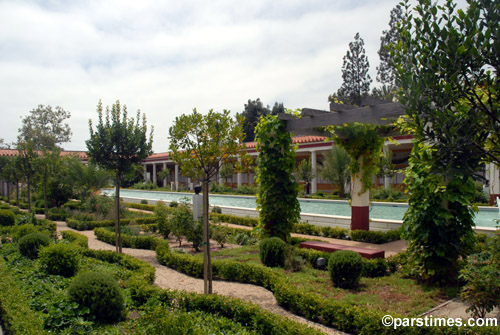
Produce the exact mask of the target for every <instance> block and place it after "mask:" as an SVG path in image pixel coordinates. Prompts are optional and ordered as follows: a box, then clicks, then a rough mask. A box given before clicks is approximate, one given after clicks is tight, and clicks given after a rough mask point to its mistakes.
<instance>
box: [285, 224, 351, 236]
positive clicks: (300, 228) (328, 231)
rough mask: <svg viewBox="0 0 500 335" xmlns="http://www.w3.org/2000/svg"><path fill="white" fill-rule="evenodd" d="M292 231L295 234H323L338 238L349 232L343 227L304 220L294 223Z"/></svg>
mask: <svg viewBox="0 0 500 335" xmlns="http://www.w3.org/2000/svg"><path fill="white" fill-rule="evenodd" d="M292 232H293V233H296V234H304V235H313V236H323V237H330V238H338V239H343V238H345V237H346V236H347V234H348V233H349V231H348V230H347V229H345V228H340V227H325V226H317V225H313V224H310V223H305V222H301V223H296V224H294V225H293V230H292Z"/></svg>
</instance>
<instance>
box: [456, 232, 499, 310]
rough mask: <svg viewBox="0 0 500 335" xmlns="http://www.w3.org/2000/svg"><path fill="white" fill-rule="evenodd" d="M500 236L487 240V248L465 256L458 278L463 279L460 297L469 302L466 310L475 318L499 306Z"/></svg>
mask: <svg viewBox="0 0 500 335" xmlns="http://www.w3.org/2000/svg"><path fill="white" fill-rule="evenodd" d="M499 277H500V238H499V237H498V236H495V237H494V238H492V239H491V241H489V243H488V246H487V249H486V250H484V251H482V252H480V253H477V254H474V255H471V256H469V257H468V258H467V263H466V265H465V267H464V268H463V269H462V270H461V271H460V278H461V279H463V280H464V281H465V285H464V286H463V287H462V292H461V297H462V299H463V300H464V301H466V302H467V303H469V304H471V307H470V308H469V309H468V310H467V311H468V312H470V311H472V315H473V316H474V317H475V318H484V317H485V316H486V313H489V312H491V311H492V310H493V308H495V306H497V307H500V283H499V281H498V278H499Z"/></svg>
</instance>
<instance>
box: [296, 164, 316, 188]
mask: <svg viewBox="0 0 500 335" xmlns="http://www.w3.org/2000/svg"><path fill="white" fill-rule="evenodd" d="M297 177H298V178H299V180H303V181H304V182H305V193H306V194H309V186H310V184H311V181H312V180H313V178H314V174H313V170H312V164H311V161H310V160H309V159H303V160H301V161H300V163H299V165H298V166H297Z"/></svg>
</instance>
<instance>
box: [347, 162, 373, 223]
mask: <svg viewBox="0 0 500 335" xmlns="http://www.w3.org/2000/svg"><path fill="white" fill-rule="evenodd" d="M358 162H359V165H360V168H361V169H362V164H363V158H362V157H360V158H359V160H358ZM362 177H363V174H362V172H359V173H358V174H356V175H353V176H352V179H351V230H370V191H366V192H364V193H361V190H362V189H363V184H362V183H361V178H362Z"/></svg>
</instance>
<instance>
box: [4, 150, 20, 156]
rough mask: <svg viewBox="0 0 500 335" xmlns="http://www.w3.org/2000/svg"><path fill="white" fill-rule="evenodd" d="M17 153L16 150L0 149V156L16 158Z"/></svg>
mask: <svg viewBox="0 0 500 335" xmlns="http://www.w3.org/2000/svg"><path fill="white" fill-rule="evenodd" d="M18 153H19V151H17V150H16V149H0V156H17V155H18Z"/></svg>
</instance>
